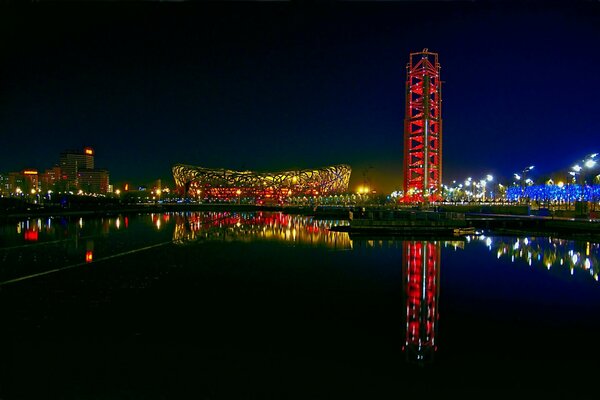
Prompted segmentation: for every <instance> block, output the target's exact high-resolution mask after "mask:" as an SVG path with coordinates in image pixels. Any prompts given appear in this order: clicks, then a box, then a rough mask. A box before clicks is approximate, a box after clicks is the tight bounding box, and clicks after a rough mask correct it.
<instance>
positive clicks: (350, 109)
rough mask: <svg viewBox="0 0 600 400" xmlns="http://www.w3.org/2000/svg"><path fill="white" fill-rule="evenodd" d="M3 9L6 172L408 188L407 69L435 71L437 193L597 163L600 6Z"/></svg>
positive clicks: (0, 60) (0, 123)
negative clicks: (337, 172)
mask: <svg viewBox="0 0 600 400" xmlns="http://www.w3.org/2000/svg"><path fill="white" fill-rule="evenodd" d="M1 7H2V8H0V135H1V140H2V146H0V171H12V170H20V169H22V168H23V167H26V166H32V167H37V168H39V169H42V170H43V169H44V168H46V167H49V166H51V165H53V164H54V163H56V162H58V155H59V153H60V152H61V151H62V150H64V149H67V148H80V147H83V146H86V145H89V146H93V147H94V148H95V149H96V164H97V166H98V167H104V168H107V169H109V170H110V171H111V181H113V182H120V181H124V180H128V181H131V182H135V183H145V182H148V181H151V180H152V179H156V178H163V179H166V180H171V175H170V168H171V166H172V165H173V164H175V163H178V162H181V163H188V164H194V165H201V166H206V167H226V168H232V169H256V170H269V169H275V170H279V169H290V168H310V167H318V166H325V165H331V164H335V163H348V164H350V165H351V166H352V167H353V178H352V185H356V184H357V183H359V182H360V181H361V180H362V178H363V171H365V170H366V169H367V168H368V167H372V168H370V169H369V170H368V171H369V172H368V176H369V177H370V178H371V180H372V181H373V182H374V184H375V186H376V187H377V188H378V189H380V190H382V191H389V190H392V189H393V188H394V187H400V184H401V181H402V154H403V153H402V151H403V143H402V142H403V118H404V91H405V89H404V80H405V65H406V63H407V61H408V55H409V53H410V52H415V51H420V50H422V49H423V48H425V47H427V48H428V49H429V50H430V51H434V52H438V53H439V57H440V63H441V66H442V79H443V81H444V82H445V84H444V86H443V110H442V117H443V121H444V124H443V150H444V181H445V182H450V181H451V180H452V179H457V180H459V179H460V180H463V179H464V178H465V177H466V176H473V177H474V178H478V177H482V176H484V175H485V174H487V173H490V172H491V173H494V174H496V175H497V176H500V175H504V176H507V177H508V176H510V175H511V174H512V173H513V172H515V171H518V170H521V169H523V168H524V167H525V166H527V165H530V164H535V165H536V170H535V172H536V174H537V175H538V176H544V175H548V174H550V173H552V172H555V171H558V170H560V169H565V168H568V167H569V166H570V165H572V164H573V163H574V162H575V161H577V159H579V158H581V157H583V156H585V155H586V154H588V153H591V152H596V151H600V118H599V115H600V113H599V108H600V107H599V106H600V101H599V97H598V96H599V94H600V74H599V73H598V70H599V66H600V55H599V50H600V45H599V43H600V3H599V2H596V1H592V2H567V1H565V2H557V3H550V2H525V3H515V2H512V3H502V2H477V1H475V2H442V3H435V2H416V3H411V2H377V3H327V4H321V3H319V4H313V5H306V4H304V3H302V4H297V3H270V2H264V3H255V2H246V3H204V2H197V3H168V4H165V3H160V4H159V3H155V2H142V3H95V4H89V3H88V4H83V3H79V4H77V3H67V4H46V3H38V4H31V5H29V6H25V7H18V8H17V7H11V6H1Z"/></svg>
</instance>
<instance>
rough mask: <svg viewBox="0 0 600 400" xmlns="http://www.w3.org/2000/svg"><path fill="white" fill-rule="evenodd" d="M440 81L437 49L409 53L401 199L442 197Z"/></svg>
mask: <svg viewBox="0 0 600 400" xmlns="http://www.w3.org/2000/svg"><path fill="white" fill-rule="evenodd" d="M441 187H442V81H441V80H440V64H439V62H438V55H437V53H431V52H429V51H428V50H427V49H424V50H423V51H421V52H419V53H411V54H410V60H409V63H408V64H407V66H406V112H405V118H404V187H403V189H404V201H406V202H418V203H426V202H429V201H439V200H441V199H442V193H441Z"/></svg>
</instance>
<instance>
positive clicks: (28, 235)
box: [24, 230, 38, 242]
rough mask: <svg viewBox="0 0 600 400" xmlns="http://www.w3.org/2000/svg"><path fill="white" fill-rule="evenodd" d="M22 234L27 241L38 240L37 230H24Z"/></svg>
mask: <svg viewBox="0 0 600 400" xmlns="http://www.w3.org/2000/svg"><path fill="white" fill-rule="evenodd" d="M24 236H25V240H27V241H29V242H37V240H38V232H37V231H34V230H26V231H25V235H24Z"/></svg>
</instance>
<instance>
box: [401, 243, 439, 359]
mask: <svg viewBox="0 0 600 400" xmlns="http://www.w3.org/2000/svg"><path fill="white" fill-rule="evenodd" d="M402 265H403V268H404V270H403V271H402V277H403V281H404V295H405V300H406V341H405V344H404V347H403V350H404V351H405V352H406V358H407V360H408V361H410V362H415V363H418V364H425V363H428V362H430V361H433V355H434V352H435V350H436V348H437V345H436V342H435V338H436V333H437V322H438V298H439V291H440V242H428V241H405V242H404V243H403V254H402Z"/></svg>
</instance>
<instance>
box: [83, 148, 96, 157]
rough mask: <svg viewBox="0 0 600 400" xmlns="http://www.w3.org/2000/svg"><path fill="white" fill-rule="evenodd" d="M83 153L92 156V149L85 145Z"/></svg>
mask: <svg viewBox="0 0 600 400" xmlns="http://www.w3.org/2000/svg"><path fill="white" fill-rule="evenodd" d="M85 154H87V155H89V156H93V155H94V150H93V149H92V148H90V147H86V148H85Z"/></svg>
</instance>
